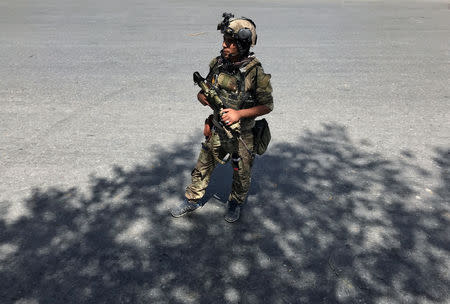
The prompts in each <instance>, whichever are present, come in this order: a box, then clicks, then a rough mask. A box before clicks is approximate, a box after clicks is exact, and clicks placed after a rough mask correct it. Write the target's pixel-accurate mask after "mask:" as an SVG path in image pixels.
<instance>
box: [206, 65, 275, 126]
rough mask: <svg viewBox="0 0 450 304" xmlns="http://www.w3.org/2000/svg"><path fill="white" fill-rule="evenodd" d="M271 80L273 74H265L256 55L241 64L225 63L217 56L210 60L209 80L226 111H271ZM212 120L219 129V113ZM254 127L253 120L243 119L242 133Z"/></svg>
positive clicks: (207, 78)
mask: <svg viewBox="0 0 450 304" xmlns="http://www.w3.org/2000/svg"><path fill="white" fill-rule="evenodd" d="M270 78H271V75H270V74H266V73H264V70H263V68H262V66H261V63H260V62H259V61H258V59H256V58H255V57H254V56H249V57H248V58H246V59H245V60H243V61H241V62H240V63H238V64H230V63H224V62H223V60H222V57H220V56H218V57H216V58H214V59H213V60H211V62H210V64H209V73H208V76H207V77H206V80H207V81H208V83H210V84H211V85H212V86H213V87H214V88H215V89H216V91H217V93H218V95H219V97H220V98H221V99H222V101H223V102H224V105H225V108H232V109H235V110H240V109H248V108H252V107H255V106H258V105H265V106H266V107H268V108H269V109H271V110H272V109H273V97H272V86H271V84H270ZM213 120H214V124H215V125H216V126H217V123H218V121H219V120H220V118H219V113H214V119H213ZM254 125H255V119H254V118H242V119H241V130H242V131H249V130H250V129H251V128H253V126H254Z"/></svg>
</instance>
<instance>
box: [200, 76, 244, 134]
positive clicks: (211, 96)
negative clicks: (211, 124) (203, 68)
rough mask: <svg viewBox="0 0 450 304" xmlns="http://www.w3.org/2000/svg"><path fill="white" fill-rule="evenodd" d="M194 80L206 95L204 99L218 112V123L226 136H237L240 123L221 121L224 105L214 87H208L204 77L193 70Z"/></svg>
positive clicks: (239, 130) (239, 131)
mask: <svg viewBox="0 0 450 304" xmlns="http://www.w3.org/2000/svg"><path fill="white" fill-rule="evenodd" d="M194 82H195V83H196V84H197V85H198V86H199V87H200V88H201V89H202V91H203V93H204V94H205V96H206V99H207V100H208V103H209V105H210V106H211V107H212V108H213V109H214V110H216V111H218V112H219V115H220V118H221V119H220V122H219V123H220V124H221V126H222V127H223V129H224V131H225V133H226V135H227V137H228V138H230V139H231V138H233V137H234V136H236V137H239V136H240V133H241V124H240V122H239V121H237V122H235V123H233V124H231V125H229V126H228V125H226V124H224V123H223V122H222V115H223V113H222V111H223V110H224V109H225V107H224V105H223V102H222V100H221V99H220V97H219V95H217V92H216V91H215V90H214V88H210V87H209V86H208V85H207V84H206V82H205V78H203V77H202V76H201V75H200V73H199V72H194Z"/></svg>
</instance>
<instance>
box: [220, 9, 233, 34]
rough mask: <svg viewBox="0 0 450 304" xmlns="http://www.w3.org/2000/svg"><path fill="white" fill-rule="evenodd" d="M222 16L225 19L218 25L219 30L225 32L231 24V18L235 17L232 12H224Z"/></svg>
mask: <svg viewBox="0 0 450 304" xmlns="http://www.w3.org/2000/svg"><path fill="white" fill-rule="evenodd" d="M222 17H223V20H222V22H221V23H219V24H218V25H217V30H218V31H220V32H221V33H222V34H223V33H224V32H225V30H226V29H227V28H228V25H229V24H230V19H231V18H234V15H233V14H232V13H223V14H222Z"/></svg>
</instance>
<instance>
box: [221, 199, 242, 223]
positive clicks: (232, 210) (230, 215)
mask: <svg viewBox="0 0 450 304" xmlns="http://www.w3.org/2000/svg"><path fill="white" fill-rule="evenodd" d="M241 205H242V204H239V203H238V202H236V201H235V200H231V201H229V202H227V211H226V213H225V220H226V221H227V222H228V223H233V222H236V221H237V220H238V219H239V216H240V215H241Z"/></svg>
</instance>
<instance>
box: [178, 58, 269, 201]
mask: <svg viewBox="0 0 450 304" xmlns="http://www.w3.org/2000/svg"><path fill="white" fill-rule="evenodd" d="M209 67H210V71H209V74H208V76H207V81H208V82H209V83H211V84H212V85H213V86H215V87H216V89H217V92H218V94H219V96H220V98H221V99H222V101H223V102H224V104H225V108H232V109H234V110H240V109H246V108H251V107H254V106H258V105H265V106H266V107H268V108H269V109H270V110H272V109H273V98H272V86H271V84H270V74H265V73H264V70H263V68H262V66H261V64H260V62H259V61H258V60H257V59H256V58H255V57H254V56H249V57H247V58H246V59H244V60H243V61H241V62H240V63H237V64H230V63H227V64H225V63H224V62H223V60H222V58H221V57H220V56H219V57H217V58H215V59H213V60H212V61H211V63H210V66H209ZM219 121H220V116H219V113H218V112H215V113H214V115H213V124H214V127H213V132H212V135H211V137H210V138H209V139H208V140H207V141H206V142H205V143H204V144H203V145H202V150H201V152H200V155H199V157H198V161H197V165H196V166H195V168H194V170H193V171H192V174H191V176H192V182H191V184H190V185H189V186H188V187H187V188H186V193H185V196H186V198H187V199H188V200H189V201H191V202H198V201H199V200H200V199H201V198H202V197H203V195H204V194H205V190H206V187H207V186H208V183H209V180H210V177H211V174H212V172H213V170H214V168H215V167H216V165H217V164H218V163H219V162H220V160H221V159H223V157H224V156H225V155H226V154H227V153H229V154H230V155H236V154H235V153H237V155H238V156H239V158H240V159H239V161H238V162H237V165H235V166H233V169H234V170H233V184H232V190H231V193H230V196H229V199H228V200H229V201H231V200H234V201H236V202H237V203H238V204H242V203H244V201H245V199H246V197H247V193H248V191H249V188H250V179H251V168H252V163H253V157H252V155H250V152H251V151H252V150H253V133H252V128H253V126H254V125H255V119H254V118H242V119H241V121H240V122H241V138H242V141H243V142H245V145H244V144H243V143H242V141H240V140H238V139H236V138H233V139H231V140H230V139H228V138H227V137H226V135H225V133H224V132H223V129H222V127H221V126H220V123H219ZM249 150H250V152H249ZM232 162H233V161H232Z"/></svg>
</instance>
